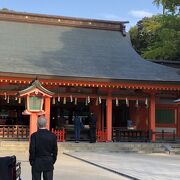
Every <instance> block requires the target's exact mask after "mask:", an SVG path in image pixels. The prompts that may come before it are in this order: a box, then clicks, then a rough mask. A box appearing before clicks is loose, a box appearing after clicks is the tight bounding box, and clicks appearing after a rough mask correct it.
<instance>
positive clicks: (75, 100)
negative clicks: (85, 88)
mask: <svg viewBox="0 0 180 180" xmlns="http://www.w3.org/2000/svg"><path fill="white" fill-rule="evenodd" d="M74 104H75V105H77V97H75V99H74Z"/></svg>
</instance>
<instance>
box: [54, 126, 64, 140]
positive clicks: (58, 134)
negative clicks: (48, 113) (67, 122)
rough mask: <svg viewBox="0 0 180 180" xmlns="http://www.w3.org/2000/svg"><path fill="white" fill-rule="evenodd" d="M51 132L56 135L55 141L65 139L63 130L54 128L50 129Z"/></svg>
mask: <svg viewBox="0 0 180 180" xmlns="http://www.w3.org/2000/svg"><path fill="white" fill-rule="evenodd" d="M52 133H54V134H55V135H56V138H57V142H64V140H65V130H64V129H62V130H54V129H52Z"/></svg>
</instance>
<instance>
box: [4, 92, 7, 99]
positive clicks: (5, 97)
mask: <svg viewBox="0 0 180 180" xmlns="http://www.w3.org/2000/svg"><path fill="white" fill-rule="evenodd" d="M6 99H7V93H6V92H4V100H6Z"/></svg>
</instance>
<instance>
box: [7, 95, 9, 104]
mask: <svg viewBox="0 0 180 180" xmlns="http://www.w3.org/2000/svg"><path fill="white" fill-rule="evenodd" d="M7 103H8V104H9V96H8V97H7Z"/></svg>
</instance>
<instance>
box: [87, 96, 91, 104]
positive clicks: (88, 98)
mask: <svg viewBox="0 0 180 180" xmlns="http://www.w3.org/2000/svg"><path fill="white" fill-rule="evenodd" d="M90 102H91V98H90V97H89V96H88V97H87V103H88V104H89V103H90Z"/></svg>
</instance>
